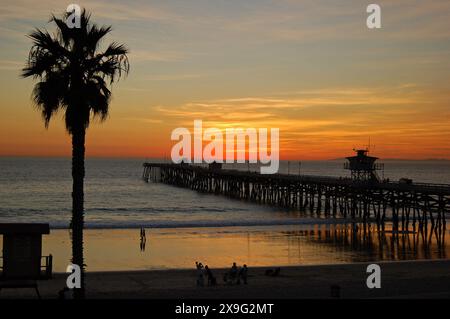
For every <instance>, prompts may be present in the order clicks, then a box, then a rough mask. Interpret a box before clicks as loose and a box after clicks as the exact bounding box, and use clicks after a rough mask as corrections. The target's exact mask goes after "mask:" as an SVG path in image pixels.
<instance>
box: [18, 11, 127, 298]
mask: <svg viewBox="0 0 450 319" xmlns="http://www.w3.org/2000/svg"><path fill="white" fill-rule="evenodd" d="M68 17H69V14H64V15H63V17H62V19H59V18H56V17H55V16H54V15H52V18H51V19H50V22H53V23H54V24H55V25H56V29H57V30H56V33H54V34H52V35H51V34H49V33H48V31H47V30H45V29H44V30H40V29H36V30H34V31H33V32H32V33H30V35H29V38H30V39H31V40H32V41H33V45H32V47H31V50H30V53H29V56H28V59H27V62H26V66H25V68H24V69H23V70H22V76H23V77H33V78H34V79H37V80H38V82H37V83H36V85H35V86H34V90H33V93H32V98H33V101H34V102H35V104H36V106H37V108H38V109H39V110H40V111H41V113H42V117H43V119H44V122H45V127H46V128H48V125H49V122H50V119H51V118H52V116H53V115H55V114H56V113H57V112H58V111H63V112H64V118H65V124H66V129H67V132H68V133H69V134H70V135H71V136H72V179H73V185H72V187H73V188H72V221H71V230H72V263H74V264H76V265H78V266H80V268H81V288H80V289H75V291H74V296H75V298H78V299H80V298H84V294H85V285H84V267H85V265H84V258H83V227H84V156H85V135H86V129H87V128H88V126H89V122H90V120H91V119H93V118H96V117H97V118H99V119H100V120H101V121H103V120H105V119H106V118H107V116H108V110H109V103H110V99H111V91H110V88H109V87H110V86H111V85H112V83H113V82H114V81H115V80H116V79H119V78H120V77H121V75H122V74H127V73H128V71H129V63H128V58H127V53H128V50H127V48H126V47H125V46H124V45H122V44H117V43H115V42H113V43H111V44H109V45H108V46H107V47H106V49H105V50H104V51H100V42H101V40H102V39H103V38H104V37H105V36H106V35H107V34H108V33H109V32H110V31H111V27H105V26H103V27H99V26H97V25H96V24H92V23H90V14H89V13H86V11H85V10H83V11H82V14H81V17H80V21H81V23H80V28H69V27H68V25H67V24H66V20H67V18H68Z"/></svg>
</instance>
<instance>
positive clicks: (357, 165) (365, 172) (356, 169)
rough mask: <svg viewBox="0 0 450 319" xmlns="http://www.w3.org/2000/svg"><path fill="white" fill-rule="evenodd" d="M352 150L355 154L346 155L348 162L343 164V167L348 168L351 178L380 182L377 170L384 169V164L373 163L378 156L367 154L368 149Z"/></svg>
mask: <svg viewBox="0 0 450 319" xmlns="http://www.w3.org/2000/svg"><path fill="white" fill-rule="evenodd" d="M354 151H355V152H356V155H355V156H349V157H346V158H347V160H348V162H347V163H345V164H344V169H348V170H350V172H351V178H352V179H353V180H355V181H366V182H380V181H381V180H380V177H379V176H378V174H377V171H378V170H383V171H384V164H379V163H375V162H376V161H377V160H378V157H374V156H369V155H368V153H369V150H368V149H359V150H355V149H354Z"/></svg>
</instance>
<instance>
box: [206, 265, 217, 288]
mask: <svg viewBox="0 0 450 319" xmlns="http://www.w3.org/2000/svg"><path fill="white" fill-rule="evenodd" d="M205 271H206V277H207V278H208V286H215V285H216V284H217V281H216V277H214V275H213V273H212V271H211V269H210V268H209V267H208V265H206V266H205Z"/></svg>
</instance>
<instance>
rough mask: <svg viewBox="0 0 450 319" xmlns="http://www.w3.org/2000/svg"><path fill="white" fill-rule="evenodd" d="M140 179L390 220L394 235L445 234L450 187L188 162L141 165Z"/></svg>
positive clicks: (334, 214)
mask: <svg viewBox="0 0 450 319" xmlns="http://www.w3.org/2000/svg"><path fill="white" fill-rule="evenodd" d="M143 166H144V172H143V179H144V180H145V181H146V182H149V181H154V182H161V183H165V184H169V185H174V186H178V187H183V188H189V189H192V190H195V191H198V192H202V193H210V194H216V195H224V196H227V197H230V198H235V199H240V200H246V201H250V202H254V203H260V204H265V205H272V206H278V207H283V208H288V209H298V210H301V211H304V212H309V213H310V214H311V215H313V216H321V217H325V218H344V219H348V220H352V221H358V222H376V223H377V225H380V226H381V227H384V223H385V222H386V221H391V222H392V225H393V229H394V231H400V230H402V231H406V230H409V229H411V226H412V229H414V230H415V229H416V227H417V228H419V229H422V228H427V227H428V225H431V227H432V228H433V229H437V230H439V231H442V230H443V229H444V230H445V226H446V215H447V214H449V212H450V185H447V184H424V183H411V184H408V183H401V182H374V181H357V180H353V179H350V178H338V177H322V176H308V175H286V174H273V175H262V174H259V173H254V172H245V171H238V170H226V169H220V168H219V169H215V168H206V167H200V166H193V165H188V164H162V163H144V164H143Z"/></svg>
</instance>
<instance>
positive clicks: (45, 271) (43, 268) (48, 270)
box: [0, 255, 53, 279]
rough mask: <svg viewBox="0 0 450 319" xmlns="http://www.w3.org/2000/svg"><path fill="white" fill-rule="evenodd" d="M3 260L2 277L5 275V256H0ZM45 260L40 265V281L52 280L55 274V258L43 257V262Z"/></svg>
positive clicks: (1, 264) (1, 265)
mask: <svg viewBox="0 0 450 319" xmlns="http://www.w3.org/2000/svg"><path fill="white" fill-rule="evenodd" d="M0 259H1V260H2V261H1V262H0V277H1V276H2V275H3V269H4V267H3V260H4V258H3V256H0ZM42 259H44V263H42V262H41V265H40V279H51V278H52V274H53V256H52V255H48V256H41V260H42Z"/></svg>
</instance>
